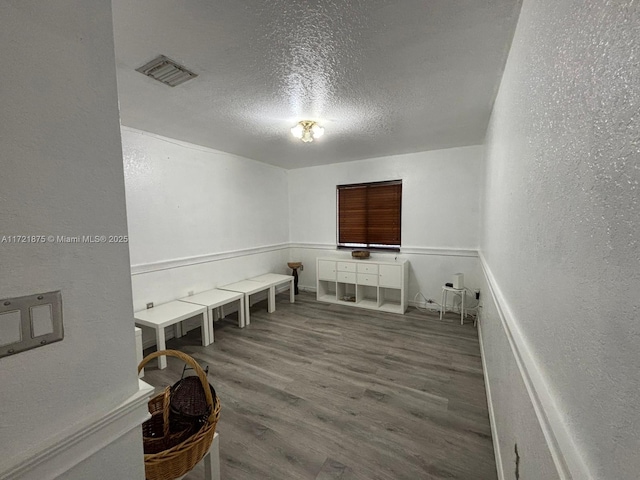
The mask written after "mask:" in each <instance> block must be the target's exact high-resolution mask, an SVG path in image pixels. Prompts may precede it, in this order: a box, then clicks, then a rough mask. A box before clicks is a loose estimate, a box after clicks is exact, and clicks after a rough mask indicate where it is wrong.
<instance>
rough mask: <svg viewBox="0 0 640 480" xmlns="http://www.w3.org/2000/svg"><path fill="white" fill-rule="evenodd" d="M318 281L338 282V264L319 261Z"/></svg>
mask: <svg viewBox="0 0 640 480" xmlns="http://www.w3.org/2000/svg"><path fill="white" fill-rule="evenodd" d="M318 279H320V280H332V281H334V282H335V281H336V262H331V261H327V260H318Z"/></svg>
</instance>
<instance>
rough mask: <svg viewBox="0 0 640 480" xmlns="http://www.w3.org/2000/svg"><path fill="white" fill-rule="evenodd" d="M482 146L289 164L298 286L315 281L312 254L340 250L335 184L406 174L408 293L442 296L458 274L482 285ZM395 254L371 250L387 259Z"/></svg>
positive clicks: (403, 251)
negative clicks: (310, 164)
mask: <svg viewBox="0 0 640 480" xmlns="http://www.w3.org/2000/svg"><path fill="white" fill-rule="evenodd" d="M483 156H484V149H483V147H480V146H474V147H463V148H451V149H446V150H436V151H430V152H421V153H413V154H407V155H397V156H392V157H382V158H374V159H368V160H362V161H358V162H349V163H341V164H332V165H325V166H318V167H310V168H301V169H296V170H289V172H288V176H289V210H290V218H291V223H290V237H291V242H292V245H293V247H294V248H292V251H291V258H292V260H296V261H297V260H300V261H302V262H303V263H304V271H303V272H301V275H300V285H301V286H302V287H304V288H309V289H314V288H315V259H316V258H317V257H318V256H327V255H328V256H334V255H337V254H338V255H348V252H347V253H344V252H339V253H336V251H335V245H336V185H341V184H350V183H362V182H375V181H383V180H395V179H402V249H401V252H400V255H399V258H405V259H407V260H409V262H410V265H411V274H410V279H409V298H410V300H413V299H414V296H415V295H416V293H418V291H420V292H422V293H423V294H424V295H425V296H426V297H428V298H433V299H435V300H437V301H439V300H440V294H441V287H442V285H444V283H446V282H448V281H451V277H452V274H453V273H457V272H463V273H464V274H465V281H466V282H465V283H466V284H467V285H468V286H470V287H474V286H479V282H480V278H479V268H478V262H477V255H476V250H477V248H478V245H479V223H480V220H479V215H480V190H481V187H482V184H483V178H484V165H483ZM389 255H392V254H385V253H373V255H372V256H373V257H379V258H385V257H386V256H389Z"/></svg>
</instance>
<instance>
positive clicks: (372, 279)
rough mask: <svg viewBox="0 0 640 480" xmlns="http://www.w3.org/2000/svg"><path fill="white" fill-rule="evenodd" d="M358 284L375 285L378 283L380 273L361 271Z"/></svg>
mask: <svg viewBox="0 0 640 480" xmlns="http://www.w3.org/2000/svg"><path fill="white" fill-rule="evenodd" d="M358 285H371V286H373V287H375V286H377V285H378V275H369V274H367V273H359V274H358Z"/></svg>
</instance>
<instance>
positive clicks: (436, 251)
mask: <svg viewBox="0 0 640 480" xmlns="http://www.w3.org/2000/svg"><path fill="white" fill-rule="evenodd" d="M289 246H290V247H291V248H309V249H316V250H335V251H339V252H343V251H344V252H345V253H348V252H349V250H348V249H338V248H336V245H335V244H332V243H291V244H290V245H289ZM374 253H380V254H383V255H438V256H446V257H473V258H477V257H478V250H474V249H468V248H440V247H400V252H384V251H380V252H374Z"/></svg>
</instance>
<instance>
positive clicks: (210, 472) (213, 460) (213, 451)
mask: <svg viewBox="0 0 640 480" xmlns="http://www.w3.org/2000/svg"><path fill="white" fill-rule="evenodd" d="M202 462H203V463H204V479H205V480H220V437H218V432H216V433H215V435H214V436H213V441H212V442H211V447H210V448H209V451H208V452H207V454H206V455H205V456H204V458H203V459H202ZM184 478H185V477H184V476H182V477H180V478H178V479H176V480H182V479H184Z"/></svg>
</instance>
